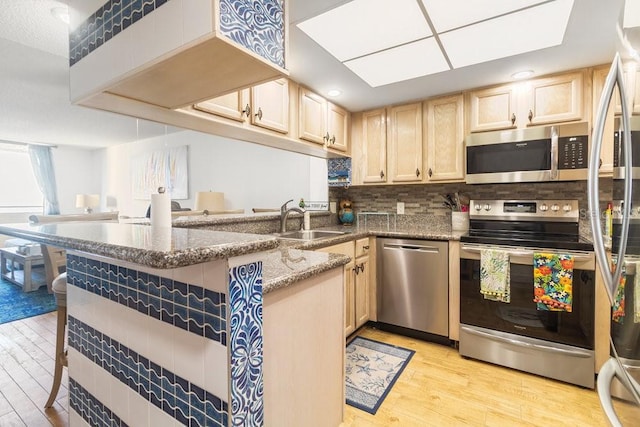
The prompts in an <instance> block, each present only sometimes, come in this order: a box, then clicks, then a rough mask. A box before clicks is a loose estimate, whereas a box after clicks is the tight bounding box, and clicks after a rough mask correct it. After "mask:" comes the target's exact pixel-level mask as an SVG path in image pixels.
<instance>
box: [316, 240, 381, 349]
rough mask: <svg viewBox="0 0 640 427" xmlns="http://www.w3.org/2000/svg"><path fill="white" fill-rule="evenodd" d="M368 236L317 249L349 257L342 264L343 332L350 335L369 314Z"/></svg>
mask: <svg viewBox="0 0 640 427" xmlns="http://www.w3.org/2000/svg"><path fill="white" fill-rule="evenodd" d="M370 247H371V245H370V244H369V238H368V237H365V238H362V239H358V240H355V241H350V242H344V243H340V244H337V245H333V246H328V247H325V248H320V249H317V251H319V252H329V253H337V254H343V255H347V256H349V257H351V261H350V262H349V263H348V264H346V265H345V266H344V301H345V305H344V334H345V337H347V336H349V335H351V334H352V333H353V332H355V330H356V329H358V328H359V327H360V326H362V325H364V324H365V323H367V321H368V320H369V316H370V310H369V308H370V299H369V298H370V284H371V268H370V267H369V266H370V264H369V249H370Z"/></svg>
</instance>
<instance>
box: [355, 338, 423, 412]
mask: <svg viewBox="0 0 640 427" xmlns="http://www.w3.org/2000/svg"><path fill="white" fill-rule="evenodd" d="M414 354H415V351H413V350H408V349H406V348H402V347H396V346H393V345H389V344H384V343H381V342H378V341H373V340H370V339H367V338H362V337H356V338H355V339H354V340H353V341H351V342H350V343H349V344H348V345H347V357H346V367H345V369H346V396H347V404H349V405H351V406H353V407H355V408H358V409H362V410H363V411H366V412H368V413H370V414H375V413H376V412H377V411H378V408H379V407H380V404H381V403H382V401H383V400H384V398H385V397H387V394H388V393H389V391H390V390H391V387H393V385H394V384H395V382H396V380H397V379H398V377H400V374H401V373H402V371H403V370H404V368H405V367H406V366H407V363H409V360H411V357H413V355H414Z"/></svg>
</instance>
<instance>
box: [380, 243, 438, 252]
mask: <svg viewBox="0 0 640 427" xmlns="http://www.w3.org/2000/svg"><path fill="white" fill-rule="evenodd" d="M384 249H390V250H394V251H397V250H401V251H416V252H428V253H436V254H437V253H438V252H440V250H439V249H438V248H436V247H435V246H423V245H415V244H396V243H385V244H384Z"/></svg>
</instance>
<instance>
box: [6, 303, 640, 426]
mask: <svg viewBox="0 0 640 427" xmlns="http://www.w3.org/2000/svg"><path fill="white" fill-rule="evenodd" d="M55 326H56V315H55V312H54V313H48V314H44V315H41V316H36V317H32V318H29V319H24V320H19V321H16V322H11V323H6V324H3V325H0V427H13V426H28V427H40V426H44V427H47V426H56V427H57V426H67V425H68V421H67V418H68V416H67V415H68V414H67V389H66V386H65V385H66V382H67V378H66V370H65V377H64V378H63V386H62V387H61V388H60V392H59V394H58V398H57V401H56V403H55V405H54V407H53V408H51V409H48V410H44V408H43V405H44V402H45V401H46V400H47V397H48V395H49V388H50V386H51V382H52V379H53V377H52V374H51V372H53V364H54V361H53V358H52V355H53V354H54V345H55ZM358 335H361V336H365V337H367V338H371V339H375V340H379V341H384V342H387V343H390V344H395V345H399V346H402V347H405V348H410V349H412V350H415V351H416V354H415V355H414V356H413V358H412V360H411V362H410V363H409V365H408V366H407V368H406V369H405V370H404V372H403V373H402V375H401V376H400V378H399V380H398V381H397V382H396V384H395V385H394V386H393V388H392V390H391V392H390V393H389V395H388V396H387V397H386V399H385V400H384V402H383V403H382V405H381V406H380V409H379V410H378V413H377V414H376V415H375V416H373V415H370V414H368V413H366V412H363V411H361V410H359V409H355V408H352V407H351V406H349V405H346V406H345V423H344V425H345V426H348V427H352V426H353V427H369V426H403V427H404V426H421V427H422V426H456V425H468V426H551V425H553V426H565V425H566V426H607V425H608V424H607V422H606V420H605V418H604V415H603V413H602V410H601V408H600V404H599V402H598V397H597V394H596V392H595V391H594V390H587V389H583V388H580V387H576V386H572V385H569V384H565V383H561V382H557V381H553V380H547V379H544V378H540V377H537V376H535V375H529V374H526V373H521V372H517V371H514V370H510V369H506V368H502V367H499V366H494V365H491V364H488V363H483V362H479V361H475V360H467V359H463V358H462V357H460V356H459V355H458V352H457V351H456V350H455V349H453V348H451V347H447V346H443V345H439V344H433V343H429V342H425V341H421V340H416V339H412V338H407V337H402V336H398V335H394V334H389V333H386V332H382V331H379V330H376V329H373V328H370V327H365V328H363V329H361V330H360V331H359V332H358ZM616 408H617V409H618V412H619V414H620V415H621V416H622V418H623V419H622V421H623V423H624V425H625V426H638V425H640V410H639V409H638V408H637V407H635V406H632V405H628V404H624V403H621V402H617V404H616ZM132 427H133V426H132Z"/></svg>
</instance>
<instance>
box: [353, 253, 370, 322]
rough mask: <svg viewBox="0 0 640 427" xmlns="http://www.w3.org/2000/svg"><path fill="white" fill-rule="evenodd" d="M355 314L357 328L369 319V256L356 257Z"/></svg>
mask: <svg viewBox="0 0 640 427" xmlns="http://www.w3.org/2000/svg"><path fill="white" fill-rule="evenodd" d="M355 268H356V274H355V286H354V288H355V295H354V311H355V313H354V316H355V329H358V328H359V327H360V326H362V325H364V324H365V323H367V321H368V320H369V270H370V269H369V257H368V256H364V257H360V258H356V263H355Z"/></svg>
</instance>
